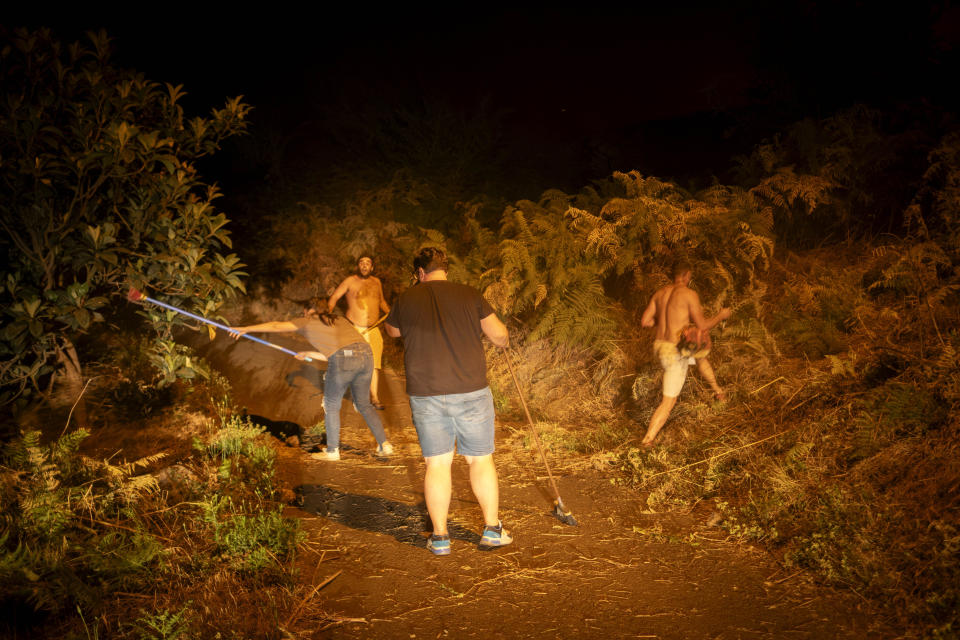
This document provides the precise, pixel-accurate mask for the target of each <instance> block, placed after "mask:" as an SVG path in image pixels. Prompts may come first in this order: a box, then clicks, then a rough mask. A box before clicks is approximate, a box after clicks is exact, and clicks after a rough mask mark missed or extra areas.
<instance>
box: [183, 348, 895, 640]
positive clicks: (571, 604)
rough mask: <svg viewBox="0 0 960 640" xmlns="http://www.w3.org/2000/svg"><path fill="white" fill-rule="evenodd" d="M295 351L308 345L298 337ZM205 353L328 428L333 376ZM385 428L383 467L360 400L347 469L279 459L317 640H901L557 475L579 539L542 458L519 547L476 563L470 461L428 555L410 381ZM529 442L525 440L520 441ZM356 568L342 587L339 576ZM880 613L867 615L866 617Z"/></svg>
mask: <svg viewBox="0 0 960 640" xmlns="http://www.w3.org/2000/svg"><path fill="white" fill-rule="evenodd" d="M277 342H278V343H282V344H283V345H284V346H289V347H290V348H293V349H303V348H306V343H301V342H300V339H299V337H297V336H292V337H289V338H288V339H287V340H282V339H278V340H277ZM194 346H198V348H199V351H200V353H201V355H203V356H204V357H206V358H207V359H208V361H210V362H211V364H212V365H213V366H214V367H215V368H217V369H218V370H219V371H221V372H222V373H223V374H224V375H225V376H226V377H227V378H228V379H229V380H230V382H231V385H232V387H233V391H234V395H235V398H236V400H237V402H238V403H239V404H241V405H243V406H245V407H246V408H247V410H248V412H249V413H250V414H252V415H256V416H259V417H262V418H264V419H266V421H269V422H272V423H273V424H278V425H290V424H292V423H296V424H300V425H304V426H309V425H311V424H313V423H314V422H316V421H317V419H318V418H319V417H320V416H322V408H321V399H322V393H321V390H322V368H323V366H324V365H322V364H321V365H319V366H317V365H316V364H309V363H303V362H299V361H297V360H295V359H294V358H291V357H290V356H286V355H284V354H282V353H280V352H277V351H274V350H271V349H268V348H264V347H262V346H260V345H256V344H251V343H243V342H239V343H238V342H234V341H232V340H230V339H229V338H227V337H226V336H218V338H217V339H216V340H214V341H213V342H205V343H204V344H199V345H194ZM384 373H385V375H384V376H383V378H382V380H381V393H380V396H381V400H383V401H384V403H386V404H387V408H386V410H385V412H384V414H383V417H384V423H385V427H386V430H387V434H388V436H389V438H390V440H391V441H392V442H393V443H394V444H395V445H396V448H397V453H396V455H394V456H392V457H391V458H389V459H384V458H377V457H375V456H374V455H373V451H374V449H375V446H376V443H375V441H374V439H373V436H372V435H371V434H370V432H369V431H368V430H367V428H366V426H365V425H364V424H363V422H362V419H361V418H360V416H359V415H358V414H357V413H356V412H355V410H354V409H353V407H352V406H351V403H350V402H349V401H348V400H345V402H344V406H343V412H342V413H343V430H342V452H343V458H342V460H341V461H339V462H326V461H317V460H313V459H312V458H310V456H309V455H307V454H306V453H304V452H303V451H301V450H300V449H298V448H292V447H284V446H282V445H278V452H279V455H278V460H277V464H278V477H279V479H280V482H281V483H282V485H283V486H284V487H285V488H287V489H289V490H291V491H292V492H294V493H295V494H296V495H297V499H296V501H295V502H294V504H295V505H297V506H290V507H289V508H288V509H287V513H288V515H295V516H298V517H300V518H302V519H303V525H304V529H305V531H306V532H307V534H308V543H307V544H308V546H309V548H310V549H311V551H312V552H314V553H311V554H304V556H305V557H306V559H305V560H304V562H303V563H302V564H301V567H300V568H301V577H302V580H305V581H309V582H311V583H312V584H315V585H318V584H321V583H323V582H324V581H325V580H328V579H330V578H331V576H336V577H335V578H334V579H332V580H330V582H329V584H327V585H326V586H324V587H323V589H322V591H321V592H320V594H319V596H317V597H316V598H314V599H313V600H311V604H310V605H309V606H311V607H312V606H315V607H319V608H321V609H322V610H323V611H324V612H325V613H326V614H328V615H329V616H331V617H332V618H333V621H332V622H328V623H326V624H324V625H321V626H319V627H318V628H317V629H316V631H315V632H314V633H313V637H317V638H446V637H450V638H474V637H476V638H491V637H493V638H501V637H503V638H573V637H578V638H593V637H598V638H599V637H613V638H864V637H870V638H877V637H890V636H892V635H893V634H892V632H890V630H888V629H882V628H877V627H876V626H874V625H876V624H877V622H876V619H875V618H872V617H871V616H870V615H869V614H868V613H867V612H866V610H865V606H864V605H863V603H862V601H860V600H858V599H857V597H856V596H855V595H852V594H846V593H838V592H836V591H833V590H830V589H826V588H823V587H817V586H816V585H814V584H813V583H812V581H810V579H809V578H808V576H807V575H806V574H803V573H798V574H792V575H791V574H787V573H784V572H782V570H781V569H780V568H779V567H778V566H777V564H776V563H775V562H773V560H772V559H771V558H770V557H769V556H767V555H766V554H765V553H763V552H762V551H758V550H756V549H752V548H749V547H746V546H743V545H738V544H735V543H733V542H730V541H727V540H726V536H725V533H724V532H723V531H722V530H721V529H718V528H709V527H707V526H706V525H705V524H704V523H703V520H705V519H706V518H707V517H708V515H709V514H696V513H693V514H666V515H665V514H645V513H643V510H642V506H641V503H640V501H639V499H638V496H637V495H636V493H635V492H633V491H631V490H629V489H627V488H624V487H620V486H616V485H614V484H613V483H611V482H610V479H609V478H607V477H604V476H602V475H600V474H598V473H596V472H593V471H585V472H578V473H577V475H576V476H572V475H566V476H561V477H559V478H558V484H559V488H560V492H561V495H563V497H564V501H565V502H566V503H567V506H568V507H569V508H570V509H571V510H572V512H573V514H574V515H575V516H576V518H577V520H578V521H579V522H580V526H579V527H569V526H565V525H563V524H561V523H560V522H559V521H558V520H556V519H555V518H553V517H552V516H551V515H550V509H551V506H552V505H551V499H550V490H549V485H548V482H547V479H546V477H545V472H544V470H543V469H542V464H538V462H537V460H536V458H535V457H533V456H531V453H530V452H529V451H524V450H519V448H516V447H514V448H511V447H504V446H500V445H499V443H500V442H503V441H504V440H506V438H501V437H500V436H501V434H500V433H499V432H500V431H505V430H509V429H523V428H524V426H523V425H520V424H518V425H502V424H499V423H498V446H499V447H500V448H499V449H498V451H497V453H496V454H495V458H496V460H497V465H498V470H499V472H500V488H501V500H500V504H501V513H502V518H503V521H504V525H505V526H506V527H507V528H508V529H510V530H511V531H512V532H513V534H514V537H515V543H514V544H513V545H511V546H510V547H506V548H503V549H499V550H496V551H492V552H482V551H479V550H478V549H477V546H476V545H477V542H478V540H479V531H480V527H481V525H482V522H481V519H480V512H479V507H478V506H477V504H476V502H475V500H474V498H473V494H472V493H471V491H470V485H469V479H468V477H467V469H466V464H465V463H464V462H463V460H462V458H458V459H457V461H455V463H454V477H453V480H454V489H453V501H452V504H451V509H450V530H451V538H452V550H453V553H452V555H450V556H446V557H434V556H433V555H431V554H430V553H429V552H428V551H427V550H426V548H425V541H426V531H427V530H428V519H427V517H426V510H425V508H424V505H423V490H422V480H423V462H422V459H421V458H420V450H419V446H418V445H417V440H416V433H415V431H414V429H413V426H412V421H411V418H410V410H409V407H408V405H407V398H406V395H405V394H404V393H403V380H402V379H401V378H399V377H398V376H396V375H395V374H394V373H392V372H390V371H385V372H384ZM514 440H516V439H514ZM338 572H339V573H338ZM861 607H863V609H861Z"/></svg>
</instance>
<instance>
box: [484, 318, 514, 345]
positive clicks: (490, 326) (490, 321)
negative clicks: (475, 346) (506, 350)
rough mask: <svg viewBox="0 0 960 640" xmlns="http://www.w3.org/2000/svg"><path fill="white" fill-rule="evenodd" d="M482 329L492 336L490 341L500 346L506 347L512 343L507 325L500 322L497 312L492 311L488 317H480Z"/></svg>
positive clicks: (489, 336)
mask: <svg viewBox="0 0 960 640" xmlns="http://www.w3.org/2000/svg"><path fill="white" fill-rule="evenodd" d="M480 329H481V330H483V333H484V335H486V336H487V337H488V338H490V342H492V343H493V344H495V345H497V346H498V347H506V346H508V345H509V344H510V334H509V332H508V331H507V326H506V325H505V324H503V323H502V322H500V318H498V317H497V314H495V313H491V314H490V315H488V316H487V317H486V318H481V319H480Z"/></svg>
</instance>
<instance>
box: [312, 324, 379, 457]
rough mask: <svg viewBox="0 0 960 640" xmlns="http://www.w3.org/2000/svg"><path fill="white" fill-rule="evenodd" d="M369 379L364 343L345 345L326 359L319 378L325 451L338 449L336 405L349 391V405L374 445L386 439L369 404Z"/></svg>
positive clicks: (367, 347)
mask: <svg viewBox="0 0 960 640" xmlns="http://www.w3.org/2000/svg"><path fill="white" fill-rule="evenodd" d="M372 377H373V352H372V351H371V350H370V345H368V344H367V343H366V342H356V343H354V344H349V345H347V346H345V347H343V348H342V349H340V350H339V351H336V352H334V354H333V355H332V356H330V358H329V360H327V373H326V375H325V376H324V377H323V411H324V413H325V414H326V418H325V419H326V425H327V449H328V450H329V449H336V448H339V447H340V405H341V404H342V402H343V394H345V393H346V392H347V388H349V389H350V395H352V396H353V403H354V405H356V407H357V410H358V411H359V412H360V415H362V416H363V419H364V421H365V422H366V423H367V427H369V428H370V431H371V432H372V433H373V437H374V438H376V439H377V444H378V445H380V444H383V443H384V442H386V440H387V434H386V433H385V432H384V430H383V423H382V422H380V416H378V415H377V410H376V409H374V408H373V405H372V404H370V379H371V378H372Z"/></svg>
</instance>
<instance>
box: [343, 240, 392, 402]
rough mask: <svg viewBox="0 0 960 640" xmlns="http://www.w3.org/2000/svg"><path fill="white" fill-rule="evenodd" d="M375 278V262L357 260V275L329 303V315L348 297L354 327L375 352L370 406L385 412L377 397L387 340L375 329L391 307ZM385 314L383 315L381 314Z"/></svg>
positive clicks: (347, 281) (367, 259) (365, 259)
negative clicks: (384, 344) (341, 300)
mask: <svg viewBox="0 0 960 640" xmlns="http://www.w3.org/2000/svg"><path fill="white" fill-rule="evenodd" d="M371 274H373V258H371V257H370V256H360V257H359V258H358V259H357V273H356V275H352V276H349V277H348V278H347V279H346V280H344V281H343V282H341V283H340V286H339V287H337V290H336V291H334V292H333V295H332V296H330V299H329V300H327V311H328V312H329V313H333V310H334V309H335V308H336V306H337V302H338V301H339V300H340V298H342V297H343V296H344V295H346V296H347V320H349V321H350V322H352V323H353V326H354V327H356V328H357V331H359V332H360V335H361V336H363V339H364V340H366V341H367V343H368V344H369V345H370V348H371V349H372V350H373V378H371V379H370V402H371V403H373V406H374V407H376V408H377V409H380V410H381V411H382V410H383V404H381V402H380V397H379V395H378V394H377V387H378V384H379V377H380V376H379V373H380V365H381V361H382V358H383V336H382V335H380V329H378V328H377V327H375V326H374V325H376V324H377V321H378V320H379V319H380V318H381V317H386V314H387V313H389V312H390V306H389V305H388V304H387V301H386V300H384V299H383V285H382V284H381V283H380V279H379V278H377V277H376V276H373V275H371ZM381 311H382V312H383V314H381V313H380V312H381Z"/></svg>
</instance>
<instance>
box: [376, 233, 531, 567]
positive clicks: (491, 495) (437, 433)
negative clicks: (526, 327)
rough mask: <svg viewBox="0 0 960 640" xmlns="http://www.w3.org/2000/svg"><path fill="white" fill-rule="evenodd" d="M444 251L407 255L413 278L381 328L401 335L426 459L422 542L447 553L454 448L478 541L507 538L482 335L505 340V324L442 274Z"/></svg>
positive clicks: (490, 543)
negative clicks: (478, 515)
mask: <svg viewBox="0 0 960 640" xmlns="http://www.w3.org/2000/svg"><path fill="white" fill-rule="evenodd" d="M447 266H448V263H447V257H446V255H444V253H443V251H442V250H440V249H435V248H432V247H428V248H425V249H423V250H421V251H420V253H419V254H417V257H416V258H415V259H414V261H413V269H414V274H415V275H416V277H417V280H418V281H419V283H418V284H416V285H415V286H413V287H411V288H410V289H408V290H407V291H405V292H404V293H403V294H402V295H401V296H400V298H399V299H398V300H397V302H396V304H394V306H393V308H392V309H391V310H390V314H389V315H388V316H387V320H386V323H385V325H384V326H385V327H386V330H387V334H388V335H390V336H392V337H394V338H401V337H402V338H403V346H404V365H405V368H406V372H407V394H408V395H409V396H410V409H411V412H412V413H413V422H414V425H415V426H416V428H417V436H418V437H419V439H420V448H421V450H422V451H423V457H424V460H425V461H426V465H427V469H426V473H425V474H424V480H423V485H424V496H425V499H426V503H427V511H428V512H429V513H430V520H431V521H432V522H433V535H431V536H430V540H429V541H428V542H427V548H428V549H429V550H430V551H431V552H433V553H434V554H436V555H447V554H449V553H450V536H449V534H448V532H447V512H448V511H449V508H450V494H451V473H450V472H451V465H452V464H453V456H454V452H455V450H457V449H459V451H460V453H461V454H462V455H463V457H464V458H465V459H466V460H467V463H468V464H469V465H470V486H471V488H472V489H473V493H474V495H475V496H476V497H477V502H479V503H480V509H481V511H482V512H483V519H484V529H483V534H482V536H481V540H480V549H482V550H489V549H494V548H497V547H502V546H504V545H508V544H510V543H511V542H513V538H512V537H511V536H510V534H509V532H508V531H506V530H505V529H504V528H503V525H502V523H501V522H500V520H499V517H498V512H499V508H500V505H499V502H500V492H499V487H498V484H497V469H496V467H495V466H494V463H493V450H494V444H493V430H494V413H493V396H492V395H491V393H490V387H489V386H488V385H487V365H486V358H485V356H484V351H483V343H482V341H481V339H482V337H483V336H484V335H486V336H487V337H488V338H489V339H490V341H491V342H493V344H495V345H497V346H499V347H506V346H507V345H508V344H509V335H508V333H507V328H506V326H504V324H503V323H502V322H501V321H500V319H499V318H497V316H496V314H495V313H494V312H493V308H492V307H491V306H490V304H489V303H488V302H487V301H486V300H484V299H483V296H481V295H480V292H478V291H477V290H476V289H473V288H472V287H468V286H466V285H463V284H457V283H454V282H448V281H447Z"/></svg>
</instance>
